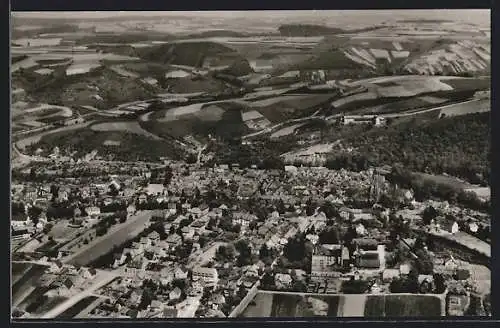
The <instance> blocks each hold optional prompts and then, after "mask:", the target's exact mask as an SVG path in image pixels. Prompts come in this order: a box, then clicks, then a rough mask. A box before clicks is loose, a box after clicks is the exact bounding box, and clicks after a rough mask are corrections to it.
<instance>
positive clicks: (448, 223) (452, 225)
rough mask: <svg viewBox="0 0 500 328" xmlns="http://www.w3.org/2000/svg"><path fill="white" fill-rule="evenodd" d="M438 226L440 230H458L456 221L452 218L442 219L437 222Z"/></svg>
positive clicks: (453, 231) (451, 231)
mask: <svg viewBox="0 0 500 328" xmlns="http://www.w3.org/2000/svg"><path fill="white" fill-rule="evenodd" d="M438 226H439V229H440V230H441V231H446V232H449V233H457V232H458V230H459V226H458V223H457V221H453V220H444V221H442V222H440V223H438Z"/></svg>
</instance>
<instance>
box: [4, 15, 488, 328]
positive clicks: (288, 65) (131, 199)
mask: <svg viewBox="0 0 500 328" xmlns="http://www.w3.org/2000/svg"><path fill="white" fill-rule="evenodd" d="M372 13H373V14H372ZM375 13H376V14H375ZM365 14H366V15H365ZM365 14H363V12H358V11H356V12H354V11H353V12H350V11H349V12H342V11H328V10H317V11H316V10H315V11H294V12H288V11H241V12H236V11H235V12H224V11H220V12H203V11H200V12H156V13H154V15H153V13H149V12H88V13H86V12H71V13H70V12H54V13H50V12H43V13H35V12H32V13H31V12H13V13H12V29H11V30H12V33H11V39H12V41H11V44H10V50H11V54H12V56H11V70H10V72H11V85H12V105H11V106H10V111H11V114H12V115H11V127H12V130H11V131H12V143H11V157H10V158H11V163H10V164H11V181H10V191H11V200H10V207H11V208H10V210H11V212H10V223H11V229H10V244H11V252H10V253H11V261H10V264H11V277H12V281H11V317H12V319H13V320H20V321H21V320H25V319H26V320H29V319H44V320H45V319H53V320H55V321H57V320H70V319H86V320H87V319H95V320H112V319H146V318H153V319H155V320H156V319H158V320H159V319H172V320H174V319H180V318H200V319H203V318H205V319H206V318H212V319H210V320H214V319H213V318H216V319H217V318H220V319H223V318H247V319H251V318H296V317H305V318H307V317H309V318H310V317H338V318H384V317H386V318H389V317H390V318H392V317H425V318H439V317H456V316H469V317H470V316H474V317H480V316H491V300H490V298H491V216H492V203H491V190H490V186H491V182H490V181H491V165H490V161H491V158H492V157H491V156H492V152H491V149H490V140H491V134H490V130H491V119H490V112H491V51H490V48H491V26H490V22H489V19H490V12H489V10H479V11H474V10H462V11H456V12H455V11H452V10H426V11H418V10H407V11H400V12H399V13H398V14H395V13H394V12H393V11H390V10H389V11H385V10H381V11H373V12H372V11H366V12H365ZM150 15H152V16H150ZM71 17H74V19H73V18H71ZM278 18H279V19H278Z"/></svg>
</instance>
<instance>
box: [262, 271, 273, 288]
mask: <svg viewBox="0 0 500 328" xmlns="http://www.w3.org/2000/svg"><path fill="white" fill-rule="evenodd" d="M260 282H261V286H262V288H263V289H267V290H272V289H275V288H276V286H275V285H274V274H273V273H272V271H271V270H266V272H265V273H264V275H263V276H262V279H261V281H260Z"/></svg>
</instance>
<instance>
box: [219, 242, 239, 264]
mask: <svg viewBox="0 0 500 328" xmlns="http://www.w3.org/2000/svg"><path fill="white" fill-rule="evenodd" d="M234 256H235V250H234V247H233V246H232V245H227V246H224V245H222V246H219V248H217V251H216V252H215V258H216V259H217V260H218V261H224V262H226V261H232V260H233V259H234Z"/></svg>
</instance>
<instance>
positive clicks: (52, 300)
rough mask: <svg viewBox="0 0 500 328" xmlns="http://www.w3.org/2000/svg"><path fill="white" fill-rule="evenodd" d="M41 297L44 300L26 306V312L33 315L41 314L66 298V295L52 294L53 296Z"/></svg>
mask: <svg viewBox="0 0 500 328" xmlns="http://www.w3.org/2000/svg"><path fill="white" fill-rule="evenodd" d="M43 298H44V300H43V302H42V303H41V304H40V305H39V306H32V305H29V306H28V307H27V308H26V310H27V312H29V313H32V314H35V315H42V314H45V313H46V312H48V311H50V310H52V309H53V308H55V307H56V306H58V305H59V304H61V303H63V302H64V301H66V300H67V298H66V297H61V296H54V297H47V296H43ZM37 305H38V304H37Z"/></svg>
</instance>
